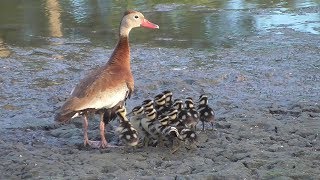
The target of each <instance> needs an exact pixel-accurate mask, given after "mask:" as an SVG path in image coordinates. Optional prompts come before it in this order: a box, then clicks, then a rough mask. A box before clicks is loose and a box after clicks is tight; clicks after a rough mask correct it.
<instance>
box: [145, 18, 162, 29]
mask: <svg viewBox="0 0 320 180" xmlns="http://www.w3.org/2000/svg"><path fill="white" fill-rule="evenodd" d="M141 26H142V27H145V28H150V29H159V26H158V25H156V24H153V23H152V22H150V21H148V20H147V19H144V20H143V21H142V23H141Z"/></svg>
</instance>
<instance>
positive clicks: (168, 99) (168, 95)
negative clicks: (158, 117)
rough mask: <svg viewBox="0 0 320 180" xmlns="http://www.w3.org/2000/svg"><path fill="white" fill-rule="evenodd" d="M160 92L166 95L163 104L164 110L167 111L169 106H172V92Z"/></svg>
mask: <svg viewBox="0 0 320 180" xmlns="http://www.w3.org/2000/svg"><path fill="white" fill-rule="evenodd" d="M162 94H164V95H165V96H166V104H165V107H166V110H167V111H168V110H169V109H170V108H171V106H172V104H173V102H172V95H173V94H172V92H171V91H168V90H167V91H163V92H162Z"/></svg>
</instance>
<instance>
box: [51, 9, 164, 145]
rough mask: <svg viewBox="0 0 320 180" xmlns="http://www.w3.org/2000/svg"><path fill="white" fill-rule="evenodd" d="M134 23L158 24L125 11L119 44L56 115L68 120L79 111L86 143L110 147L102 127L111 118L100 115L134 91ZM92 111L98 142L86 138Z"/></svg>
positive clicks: (118, 104) (140, 24) (141, 15)
mask: <svg viewBox="0 0 320 180" xmlns="http://www.w3.org/2000/svg"><path fill="white" fill-rule="evenodd" d="M135 27H145V28H150V29H158V28H159V26H158V25H156V24H153V23H151V22H149V21H148V20H147V19H145V18H144V16H143V14H142V13H140V12H138V11H132V10H128V11H126V12H125V13H124V16H123V17H122V20H121V23H120V28H119V41H118V44H117V46H116V47H115V49H114V51H113V53H112V55H111V57H110V59H109V60H108V62H107V63H106V64H105V65H104V66H102V67H100V68H98V69H96V70H95V71H93V72H92V73H91V74H89V75H88V76H86V77H85V78H84V79H82V80H81V81H80V82H79V84H78V85H77V86H76V87H75V88H74V90H73V91H72V92H71V95H70V97H69V98H68V99H67V100H66V102H65V103H64V104H63V105H62V107H61V108H60V110H59V111H58V113H57V114H56V116H55V121H58V122H67V121H69V120H70V119H72V118H74V117H76V116H78V115H82V116H83V130H84V145H85V146H86V145H90V146H91V147H94V148H98V147H102V148H106V147H111V145H109V144H108V143H107V140H106V137H105V129H104V128H105V122H108V121H110V120H107V121H106V120H105V121H104V120H103V117H104V113H109V114H111V113H112V112H110V111H111V110H115V109H118V108H116V107H117V106H122V105H124V101H125V100H126V99H127V98H130V95H131V93H132V92H133V89H134V79H133V75H132V73H131V67H130V47H129V33H130V31H131V29H132V28H135ZM92 112H94V113H99V114H100V136H101V141H100V142H97V141H89V139H88V114H89V113H92ZM113 113H114V112H113ZM107 117H114V116H110V115H108V116H107Z"/></svg>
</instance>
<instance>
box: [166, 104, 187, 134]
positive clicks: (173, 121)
mask: <svg viewBox="0 0 320 180" xmlns="http://www.w3.org/2000/svg"><path fill="white" fill-rule="evenodd" d="M167 116H168V117H169V122H168V124H169V125H170V126H173V127H176V128H177V129H178V130H180V129H184V128H185V126H184V124H183V123H182V122H181V121H180V119H179V118H178V110H177V109H174V108H171V109H170V110H169V112H168V113H167Z"/></svg>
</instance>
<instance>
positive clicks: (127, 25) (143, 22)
mask: <svg viewBox="0 0 320 180" xmlns="http://www.w3.org/2000/svg"><path fill="white" fill-rule="evenodd" d="M136 27H145V28H150V29H159V26H158V25H156V24H153V23H152V22H150V21H148V20H147V19H146V18H145V17H144V16H143V14H142V13H140V12H138V11H133V10H127V11H126V12H125V13H124V15H123V17H122V20H121V24H120V35H121V36H128V34H129V32H130V30H131V29H132V28H136Z"/></svg>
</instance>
